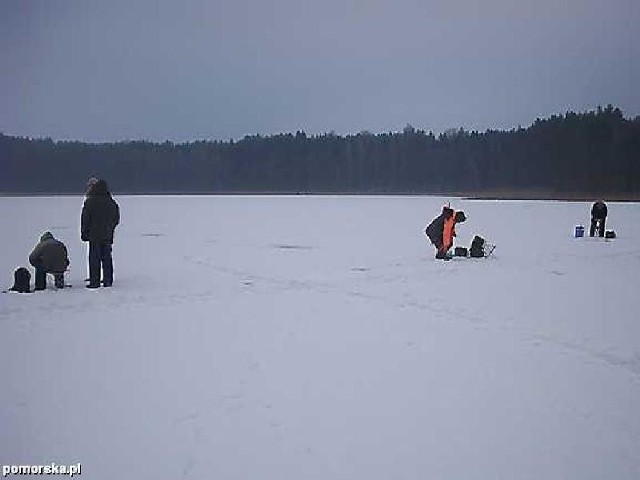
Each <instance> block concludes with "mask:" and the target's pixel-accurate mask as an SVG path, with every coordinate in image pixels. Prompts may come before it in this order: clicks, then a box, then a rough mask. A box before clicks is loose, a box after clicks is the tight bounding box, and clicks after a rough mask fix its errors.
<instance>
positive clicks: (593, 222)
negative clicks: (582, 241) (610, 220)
mask: <svg viewBox="0 0 640 480" xmlns="http://www.w3.org/2000/svg"><path fill="white" fill-rule="evenodd" d="M598 220H599V221H600V225H596V224H597V223H598ZM605 220H606V218H599V219H598V218H592V219H591V228H590V229H589V236H590V237H593V236H594V235H595V233H596V226H597V232H598V236H599V237H604V222H605Z"/></svg>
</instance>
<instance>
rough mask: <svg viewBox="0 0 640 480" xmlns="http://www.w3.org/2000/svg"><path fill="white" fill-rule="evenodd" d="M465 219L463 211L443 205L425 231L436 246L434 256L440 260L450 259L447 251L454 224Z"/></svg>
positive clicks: (454, 234) (450, 245) (454, 233)
mask: <svg viewBox="0 0 640 480" xmlns="http://www.w3.org/2000/svg"><path fill="white" fill-rule="evenodd" d="M466 219H467V217H466V216H465V214H464V212H462V211H459V212H456V211H454V210H453V209H452V208H451V207H449V206H444V207H443V208H442V213H441V214H440V215H439V216H438V217H436V218H434V219H433V221H432V222H431V223H430V224H429V226H428V227H427V228H426V230H425V233H426V234H427V237H429V240H431V243H433V245H434V246H435V247H436V258H438V259H442V260H450V259H451V256H450V255H449V254H448V252H449V249H451V247H452V246H453V237H455V236H456V229H455V226H456V224H457V223H462V222H464V221H465V220H466Z"/></svg>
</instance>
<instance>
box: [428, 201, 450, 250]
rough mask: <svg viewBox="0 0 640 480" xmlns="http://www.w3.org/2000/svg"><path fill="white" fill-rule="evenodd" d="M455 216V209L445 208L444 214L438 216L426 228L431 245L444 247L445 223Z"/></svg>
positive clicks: (443, 209)
mask: <svg viewBox="0 0 640 480" xmlns="http://www.w3.org/2000/svg"><path fill="white" fill-rule="evenodd" d="M452 216H453V209H452V208H449V207H443V208H442V213H441V214H440V215H438V216H437V217H436V218H434V219H433V221H432V222H431V223H430V224H429V226H428V227H427V228H426V230H425V233H426V234H427V237H429V240H431V243H433V244H434V245H435V246H436V247H437V248H440V247H442V234H443V232H444V223H445V222H446V221H447V220H448V219H450V218H451V217H452Z"/></svg>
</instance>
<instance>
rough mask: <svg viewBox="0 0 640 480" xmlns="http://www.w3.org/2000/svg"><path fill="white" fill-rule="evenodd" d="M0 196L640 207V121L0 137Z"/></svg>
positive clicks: (610, 117) (612, 111)
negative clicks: (298, 196)
mask: <svg viewBox="0 0 640 480" xmlns="http://www.w3.org/2000/svg"><path fill="white" fill-rule="evenodd" d="M0 163H1V165H2V174H1V175H0V192H2V193H5V194H13V193H17V194H19V193H22V194H39V193H48V194H78V193H82V192H83V189H84V186H85V183H86V180H87V178H88V177H89V176H90V175H96V176H98V177H100V178H104V179H106V180H107V181H108V183H109V185H110V187H111V189H112V190H113V191H114V192H115V193H131V194H135V193H217V194H225V193H317V194H323V193H345V194H450V195H474V196H479V197H494V196H495V197H528V198H571V197H576V198H578V197H587V198H591V197H594V196H598V197H603V198H619V199H625V198H626V199H638V198H640V117H635V118H634V119H627V118H625V117H624V115H623V114H622V112H621V111H620V109H619V108H614V107H613V106H611V105H609V106H607V107H606V108H600V107H599V108H598V109H597V110H592V111H587V112H583V113H574V112H567V113H566V114H563V115H553V116H551V117H550V118H546V119H537V120H536V121H535V122H534V123H533V124H532V125H530V126H529V127H527V128H522V127H519V128H517V129H512V130H509V131H498V130H487V131H486V132H476V131H472V132H469V131H465V130H463V129H459V130H449V131H447V132H446V133H442V134H439V135H438V136H436V135H434V134H433V133H432V132H428V133H427V132H425V131H423V130H416V129H415V128H413V127H412V126H411V125H407V126H406V127H405V128H404V130H403V131H402V132H390V133H380V134H372V133H369V132H361V133H358V134H355V135H346V136H340V135H336V134H334V133H326V134H322V135H315V136H308V135H307V134H306V133H305V132H303V131H298V132H296V133H295V134H294V133H286V134H278V135H271V136H261V135H253V136H245V137H244V138H242V139H240V140H237V141H234V140H229V141H195V142H190V143H180V144H176V143H172V142H164V143H152V142H147V141H127V142H118V143H99V144H95V143H84V142H69V141H53V140H51V139H31V138H24V137H15V136H9V135H4V134H0Z"/></svg>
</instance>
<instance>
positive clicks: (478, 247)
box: [469, 235, 485, 258]
mask: <svg viewBox="0 0 640 480" xmlns="http://www.w3.org/2000/svg"><path fill="white" fill-rule="evenodd" d="M484 244H485V240H484V238H482V237H480V236H478V235H476V236H475V237H473V241H472V242H471V248H470V249H469V256H470V257H473V258H481V257H484Z"/></svg>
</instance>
